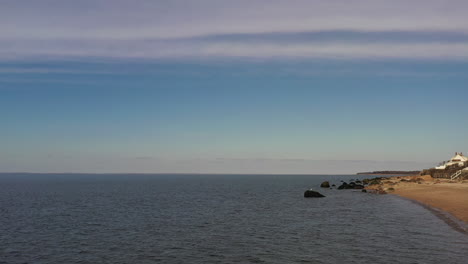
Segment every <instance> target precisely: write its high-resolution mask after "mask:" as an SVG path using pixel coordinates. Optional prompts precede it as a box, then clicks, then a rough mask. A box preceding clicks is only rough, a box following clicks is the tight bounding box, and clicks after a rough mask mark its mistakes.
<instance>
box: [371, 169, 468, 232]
mask: <svg viewBox="0 0 468 264" xmlns="http://www.w3.org/2000/svg"><path fill="white" fill-rule="evenodd" d="M418 178H420V179H422V180H419V181H418V182H408V181H415V180H417V179H418ZM382 182H383V183H382V184H380V185H373V186H369V187H367V188H366V189H370V190H377V189H380V190H384V191H386V192H387V193H391V194H396V195H398V196H401V197H405V198H408V199H412V200H415V201H417V202H419V203H422V204H424V205H427V206H430V207H433V208H436V209H438V210H442V211H444V212H447V213H449V214H451V215H453V216H454V217H456V218H457V219H459V220H461V221H463V222H465V223H466V224H468V181H453V182H451V181H450V180H447V179H433V178H432V177H430V176H406V177H392V178H388V179H387V180H384V181H382ZM392 188H393V190H392Z"/></svg>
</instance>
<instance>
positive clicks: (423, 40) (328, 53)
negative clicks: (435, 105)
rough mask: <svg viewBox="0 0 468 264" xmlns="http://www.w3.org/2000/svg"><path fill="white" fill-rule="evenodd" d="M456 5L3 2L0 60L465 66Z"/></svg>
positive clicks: (466, 7)
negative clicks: (362, 61)
mask: <svg viewBox="0 0 468 264" xmlns="http://www.w3.org/2000/svg"><path fill="white" fill-rule="evenodd" d="M467 12H468V2H466V1H457V0H450V1H435V0H427V1H402V0H396V1H381V0H356V1H343V0H337V1H305V0H295V1H278V0H268V1H267V0H254V1H252V0H250V1H246V0H239V1H219V0H200V1H179V0H172V1H136V2H133V1H132V2H131V3H130V2H128V1H123V0H113V1H104V0H101V1H40V2H39V1H10V2H7V3H4V4H2V8H1V9H0V59H3V60H7V59H8V60H12V59H18V58H30V57H40V58H44V57H45V58H50V57H52V58H55V57H112V58H150V59H162V58H164V59H167V58H169V59H171V58H187V57H189V58H200V57H201V58H219V57H247V58H296V57H300V58H351V59H353V58H412V59H413V58H414V59H463V60H466V59H467V58H468V55H467V54H468V41H467V40H468V18H467V17H466V13H467Z"/></svg>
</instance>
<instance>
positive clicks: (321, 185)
mask: <svg viewBox="0 0 468 264" xmlns="http://www.w3.org/2000/svg"><path fill="white" fill-rule="evenodd" d="M320 187H322V188H330V183H329V182H328V181H324V182H322V184H320Z"/></svg>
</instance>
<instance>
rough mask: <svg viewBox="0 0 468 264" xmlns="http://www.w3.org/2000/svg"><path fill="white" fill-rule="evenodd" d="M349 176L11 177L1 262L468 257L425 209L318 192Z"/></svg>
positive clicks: (4, 180)
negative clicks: (311, 191)
mask: <svg viewBox="0 0 468 264" xmlns="http://www.w3.org/2000/svg"><path fill="white" fill-rule="evenodd" d="M350 178H356V176H355V175H349V176H346V175H341V176H340V175H337V176H318V175H315V176H314V175H311V176H306V175H300V176H298V175H18V174H17V175H7V174H4V175H0V263H467V262H466V261H467V258H468V236H467V235H465V234H462V233H460V232H457V231H456V230H454V229H452V228H451V227H450V226H449V225H447V224H446V223H445V222H444V221H442V220H441V219H440V218H439V217H437V216H435V215H434V214H432V213H431V212H430V211H428V210H427V209H425V208H423V207H421V206H419V205H417V204H414V203H412V202H410V201H407V200H404V199H401V198H398V197H395V196H392V195H372V194H366V193H362V192H359V191H353V190H330V189H320V188H318V186H319V184H320V182H322V181H324V180H330V181H331V182H332V183H339V181H340V180H349V179H350ZM310 187H313V188H316V189H318V190H319V191H320V192H322V193H323V194H325V195H326V196H327V197H326V198H321V199H313V198H312V199H305V198H303V192H304V191H305V190H306V189H308V188H310Z"/></svg>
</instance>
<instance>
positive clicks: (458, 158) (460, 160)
mask: <svg viewBox="0 0 468 264" xmlns="http://www.w3.org/2000/svg"><path fill="white" fill-rule="evenodd" d="M467 161H468V158H467V157H465V156H463V153H461V152H460V153H458V152H455V156H453V157H452V158H451V159H450V160H449V161H447V162H445V163H444V164H443V165H441V166H437V167H435V168H436V169H438V170H445V168H447V167H448V166H452V165H458V166H460V167H461V166H463V165H464V164H465V162H467Z"/></svg>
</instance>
